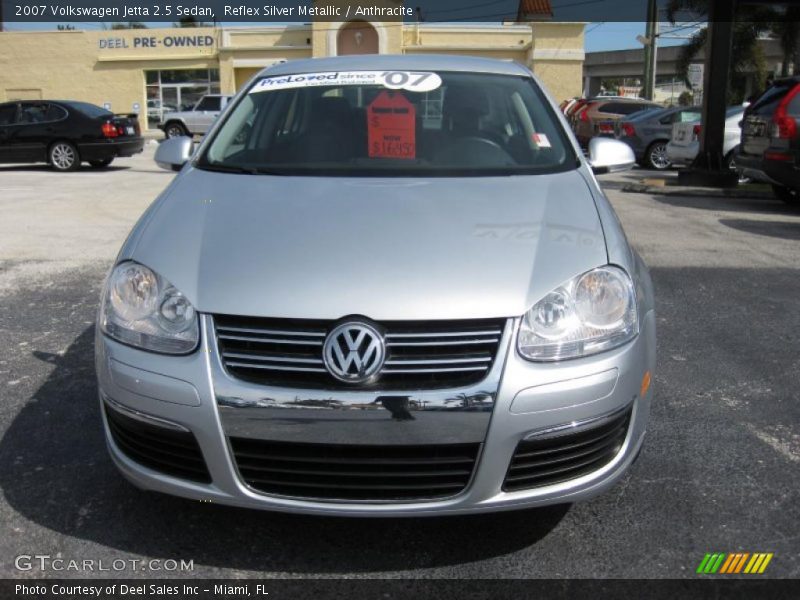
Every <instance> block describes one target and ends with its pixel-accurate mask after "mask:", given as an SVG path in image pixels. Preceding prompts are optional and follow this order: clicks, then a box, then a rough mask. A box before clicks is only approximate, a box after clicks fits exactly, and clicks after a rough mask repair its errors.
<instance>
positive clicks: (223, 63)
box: [0, 0, 584, 128]
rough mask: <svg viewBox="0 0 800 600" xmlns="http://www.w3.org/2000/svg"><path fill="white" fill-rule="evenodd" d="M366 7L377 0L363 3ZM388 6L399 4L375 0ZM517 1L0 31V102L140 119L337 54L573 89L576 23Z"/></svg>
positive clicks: (578, 53)
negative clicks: (400, 18) (264, 20)
mask: <svg viewBox="0 0 800 600" xmlns="http://www.w3.org/2000/svg"><path fill="white" fill-rule="evenodd" d="M370 4H371V5H375V4H381V2H370ZM383 4H386V6H388V7H397V6H398V5H399V4H400V2H397V1H395V0H383ZM551 16H552V11H551V9H550V2H549V0H522V1H521V2H520V9H519V13H518V15H517V19H515V20H514V21H513V22H505V23H498V24H484V23H462V24H451V23H425V22H422V23H416V22H413V23H410V22H405V23H402V22H397V21H380V20H375V21H372V20H357V21H347V22H330V21H323V20H317V21H312V22H311V23H303V24H299V23H298V24H280V25H263V26H261V25H258V26H252V27H250V26H248V27H198V28H164V29H162V28H158V29H156V28H153V29H122V30H93V31H80V30H79V31H6V32H3V33H0V101H7V100H15V99H70V100H83V101H87V102H92V103H94V104H97V105H100V106H106V107H107V108H109V109H110V110H112V111H114V112H117V113H129V112H135V113H138V114H139V115H140V120H141V121H142V122H143V124H144V125H145V126H147V127H151V128H152V127H155V126H157V125H158V123H159V121H160V118H161V115H162V114H163V113H164V112H168V111H170V110H176V109H179V108H180V109H186V108H189V107H191V106H193V105H194V103H195V102H196V101H197V100H198V99H199V98H200V97H201V96H202V95H204V94H208V93H225V94H231V93H234V92H235V91H236V90H238V89H239V88H241V87H242V86H243V85H244V84H245V83H246V82H247V81H248V80H249V79H250V78H251V77H252V76H253V75H254V74H256V73H257V72H258V71H259V70H261V69H263V68H264V67H268V66H270V65H273V64H275V63H278V62H283V61H289V60H294V59H298V58H309V57H323V56H337V55H344V54H374V53H380V54H414V53H440V54H442V53H443V54H465V55H477V56H485V57H491V58H496V59H501V60H513V61H516V62H519V63H521V64H524V65H526V66H527V67H529V68H531V69H532V70H533V72H534V73H536V74H537V76H538V77H539V78H540V79H541V80H542V82H543V83H544V85H545V86H546V87H547V88H548V90H549V91H550V92H551V94H552V95H553V96H554V97H555V99H556V100H562V99H564V98H569V97H573V96H578V95H580V93H581V89H582V70H583V60H584V44H583V42H584V39H583V31H584V26H583V24H581V23H558V22H554V21H552V19H551Z"/></svg>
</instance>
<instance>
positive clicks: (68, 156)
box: [48, 141, 81, 171]
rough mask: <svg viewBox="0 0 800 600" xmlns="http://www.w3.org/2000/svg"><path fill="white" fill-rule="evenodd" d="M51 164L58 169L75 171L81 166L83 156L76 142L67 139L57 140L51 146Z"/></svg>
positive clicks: (49, 156)
mask: <svg viewBox="0 0 800 600" xmlns="http://www.w3.org/2000/svg"><path fill="white" fill-rule="evenodd" d="M48 158H49V159H50V164H51V165H52V166H53V168H54V169H56V170H57V171H74V170H76V169H78V168H80V166H81V157H80V156H79V155H78V149H77V148H76V147H75V145H74V144H72V143H70V142H66V141H60V142H56V143H55V144H53V145H52V146H50V152H49V155H48Z"/></svg>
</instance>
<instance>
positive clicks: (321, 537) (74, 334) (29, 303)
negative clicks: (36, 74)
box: [0, 145, 800, 578]
mask: <svg viewBox="0 0 800 600" xmlns="http://www.w3.org/2000/svg"><path fill="white" fill-rule="evenodd" d="M153 147H154V146H153V145H149V146H148V147H147V150H146V152H145V154H144V155H141V156H138V157H135V158H131V159H123V160H118V161H116V162H115V163H114V166H113V168H112V169H108V170H106V171H91V170H88V169H85V170H83V171H81V172H79V173H76V174H58V173H54V172H51V171H49V170H48V169H47V168H45V167H43V166H42V167H39V166H36V167H27V166H26V167H0V211H2V215H3V218H2V219H1V220H0V342H2V343H0V489H2V500H0V532H1V533H0V577H41V576H43V575H44V576H75V577H77V576H86V575H93V574H92V573H81V572H77V573H76V572H52V571H49V572H46V573H42V572H41V571H40V570H38V569H33V570H31V571H18V570H16V569H15V567H14V558H15V557H16V556H17V555H20V554H48V555H51V556H53V557H56V556H60V557H62V558H66V559H77V560H83V559H94V560H100V559H102V560H103V561H107V562H110V561H112V560H114V559H124V560H132V559H134V560H149V559H162V560H164V559H170V558H171V559H178V560H179V559H190V560H193V561H194V571H193V572H192V573H191V575H193V576H195V577H197V576H199V577H249V576H260V577H265V578H269V577H351V578H352V577H414V578H438V577H447V578H460V577H485V578H495V577H497V578H504V577H556V578H558V577H592V576H594V577H615V578H624V577H656V578H657V577H682V576H687V577H692V576H694V569H695V568H696V566H697V564H698V563H699V562H700V560H701V559H702V557H703V555H704V553H706V552H711V551H722V552H736V551H746V552H774V553H775V557H774V559H773V560H772V563H771V564H770V566H769V569H768V570H767V573H766V575H767V576H771V577H798V576H800V560H798V550H800V525H798V523H800V497H798V496H800V493H799V491H800V419H799V418H798V417H800V408H799V407H798V392H797V390H798V389H800V352H799V351H800V334H798V331H800V311H798V310H797V306H798V303H797V298H798V297H800V277H798V264H800V244H798V240H800V211H797V210H795V211H792V210H790V209H788V208H787V207H786V206H784V205H783V204H781V203H779V202H777V201H771V200H747V199H732V198H682V197H680V196H653V195H647V194H629V193H623V192H621V191H620V188H621V187H622V185H623V184H624V183H627V182H630V181H633V180H636V179H637V178H641V177H642V176H646V175H652V174H648V173H647V172H644V171H634V172H631V173H627V174H624V175H615V176H609V177H607V178H606V179H605V182H606V183H607V187H608V193H609V196H610V198H611V200H612V202H613V204H614V205H615V208H616V209H617V211H618V213H619V215H620V218H621V220H622V221H623V224H624V225H625V227H626V231H627V233H628V235H629V237H630V240H631V242H632V243H633V245H634V246H636V247H637V248H638V250H639V251H640V252H641V254H642V255H643V256H644V258H645V260H646V261H647V262H648V264H649V265H650V267H651V269H652V273H653V279H654V283H655V287H656V294H657V310H658V326H659V358H658V363H659V364H658V372H657V376H656V378H655V386H656V396H655V401H654V405H653V411H652V416H651V422H650V430H649V433H648V437H647V441H646V444H645V448H644V451H643V453H642V455H641V458H640V459H639V461H638V462H637V463H636V464H635V465H634V466H633V468H632V469H631V471H630V473H629V475H628V476H627V477H626V478H625V479H624V480H623V481H622V483H621V484H620V485H618V486H617V487H615V488H614V489H612V490H611V491H610V492H609V493H607V494H605V495H604V496H602V497H599V498H596V499H594V500H592V501H589V502H585V503H582V504H576V505H572V506H557V507H552V508H547V509H539V510H528V511H520V512H513V513H503V514H498V515H488V516H475V517H450V518H433V519H381V520H354V519H342V518H321V517H314V518H309V517H300V516H290V515H281V514H271V513H265V512H256V511H248V510H242V509H232V508H226V507H221V506H215V505H206V504H200V503H196V502H190V501H187V500H181V499H177V498H171V497H167V496H162V495H158V494H151V493H145V492H141V491H139V490H137V489H135V488H133V487H132V486H130V485H129V484H128V483H126V482H125V481H124V480H123V479H122V477H121V476H120V475H118V474H117V472H116V470H115V469H114V467H113V466H112V464H111V462H110V460H109V458H108V457H107V456H106V452H105V448H104V444H103V439H102V436H101V428H100V418H99V414H98V411H97V406H96V397H95V395H96V385H95V381H94V375H93V364H92V361H93V356H92V336H93V320H94V314H95V311H96V305H97V298H98V294H99V287H100V284H101V280H102V278H103V276H104V274H105V271H106V270H107V269H108V267H109V266H110V264H111V262H112V261H113V259H114V256H115V254H116V252H117V250H118V248H119V246H120V245H121V243H122V241H123V240H124V238H125V235H126V234H127V232H128V230H129V229H130V227H131V226H132V224H133V223H134V221H135V220H136V218H137V217H138V215H139V214H141V212H142V211H143V210H144V208H145V207H146V206H147V205H148V204H149V203H150V201H151V200H152V199H153V198H154V197H155V195H156V194H157V193H158V191H160V190H161V189H163V187H164V186H165V185H166V184H167V183H168V181H169V180H170V177H171V175H170V173H167V172H165V171H160V170H158V169H157V168H156V167H155V165H154V163H153V162H152V152H153ZM112 574H113V575H123V576H128V577H139V576H148V577H159V576H168V575H175V573H169V572H165V571H148V570H141V568H140V567H138V566H136V567H133V566H132V567H131V568H130V569H128V570H127V571H125V572H124V573H112ZM94 575H96V576H108V575H109V574H108V573H94Z"/></svg>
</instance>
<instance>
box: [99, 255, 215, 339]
mask: <svg viewBox="0 0 800 600" xmlns="http://www.w3.org/2000/svg"><path fill="white" fill-rule="evenodd" d="M100 328H101V329H102V331H103V333H105V334H106V335H108V336H109V337H112V338H114V339H116V340H119V341H120V342H122V343H124V344H129V345H131V346H136V347H138V348H143V349H145V350H152V351H153V352H163V353H166V354H186V353H187V352H191V351H192V350H194V349H195V348H196V347H197V342H198V339H199V337H200V333H199V328H198V325H197V313H196V312H195V310H194V306H192V303H191V302H189V300H187V299H186V296H184V295H183V294H182V293H181V292H180V291H178V290H177V289H176V288H175V287H174V286H173V285H172V284H171V283H170V282H169V281H167V280H166V279H164V278H163V277H161V276H160V275H157V274H156V273H154V272H153V271H151V270H150V269H148V268H147V267H145V266H144V265H140V264H138V263H135V262H130V261H129V262H123V263H120V264H118V265H117V266H116V267H114V270H113V271H111V275H109V277H108V280H107V282H106V289H105V290H104V292H103V300H102V307H101V309H100Z"/></svg>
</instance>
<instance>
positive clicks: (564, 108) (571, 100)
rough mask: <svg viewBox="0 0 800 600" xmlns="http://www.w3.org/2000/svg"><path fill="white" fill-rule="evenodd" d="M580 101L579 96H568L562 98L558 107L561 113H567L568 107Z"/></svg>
mask: <svg viewBox="0 0 800 600" xmlns="http://www.w3.org/2000/svg"><path fill="white" fill-rule="evenodd" d="M580 101H581V99H580V98H568V99H567V100H564V101H563V102H562V103H561V104H560V105H559V106H558V108H559V109H560V110H561V112H562V113H564V114H565V115H566V114H569V111H570V109H571V108H572V107H573V106H575V104H577V103H578V102H580Z"/></svg>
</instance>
